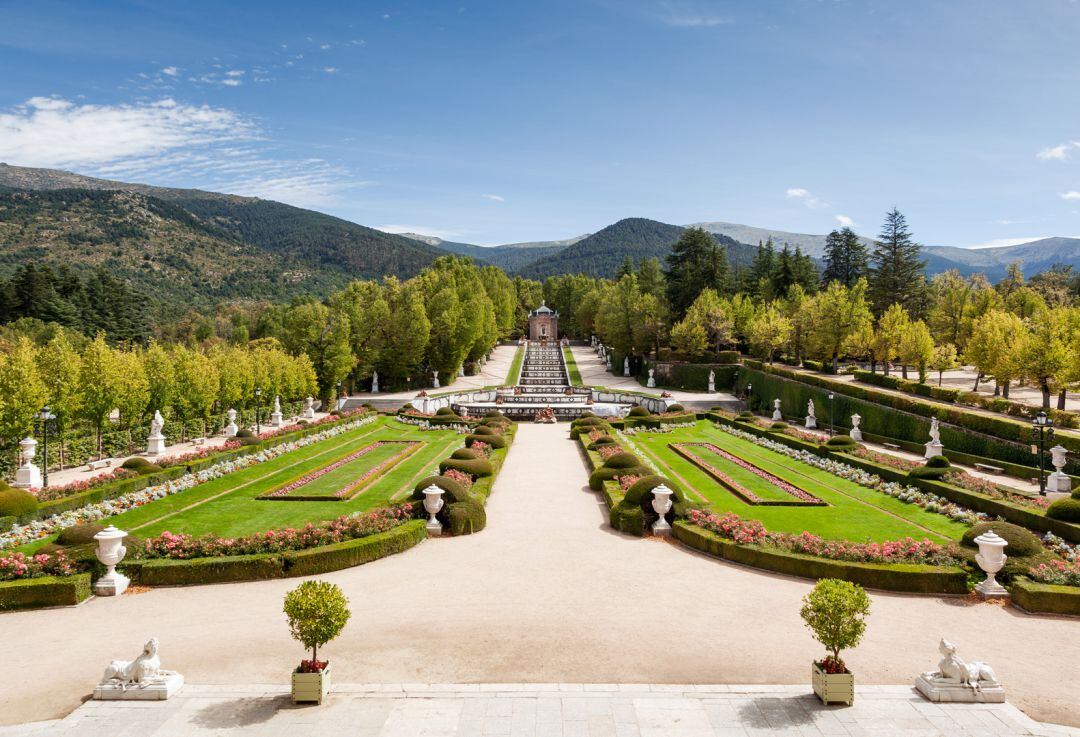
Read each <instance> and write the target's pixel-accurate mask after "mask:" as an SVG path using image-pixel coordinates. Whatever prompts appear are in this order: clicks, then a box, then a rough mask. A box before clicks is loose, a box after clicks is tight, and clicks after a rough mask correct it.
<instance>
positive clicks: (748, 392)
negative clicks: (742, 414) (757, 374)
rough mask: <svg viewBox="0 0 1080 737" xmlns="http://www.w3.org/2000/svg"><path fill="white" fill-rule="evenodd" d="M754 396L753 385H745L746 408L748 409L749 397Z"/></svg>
mask: <svg viewBox="0 0 1080 737" xmlns="http://www.w3.org/2000/svg"><path fill="white" fill-rule="evenodd" d="M753 396H754V385H753V384H747V385H746V408H747V409H750V398H751V397H753Z"/></svg>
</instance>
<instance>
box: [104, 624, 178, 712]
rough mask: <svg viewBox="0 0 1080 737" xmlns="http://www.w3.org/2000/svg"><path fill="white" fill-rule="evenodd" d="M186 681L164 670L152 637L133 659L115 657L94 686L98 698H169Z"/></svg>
mask: <svg viewBox="0 0 1080 737" xmlns="http://www.w3.org/2000/svg"><path fill="white" fill-rule="evenodd" d="M183 684H184V677H183V676H182V675H180V674H179V673H177V672H176V671H171V670H162V668H161V658H160V657H159V656H158V640H157V638H156V637H151V638H150V640H149V641H148V642H147V643H146V645H144V646H143V650H142V653H141V654H140V655H139V657H137V658H135V659H134V660H113V661H112V662H110V663H109V665H108V667H107V668H105V674H104V675H103V676H102V678H101V682H100V683H99V684H98V685H97V687H96V688H94V698H95V699H133V700H154V699H158V700H160V699H167V698H168V697H169V696H171V695H172V694H174V693H176V691H177V690H179V688H180V687H181V686H182V685H183Z"/></svg>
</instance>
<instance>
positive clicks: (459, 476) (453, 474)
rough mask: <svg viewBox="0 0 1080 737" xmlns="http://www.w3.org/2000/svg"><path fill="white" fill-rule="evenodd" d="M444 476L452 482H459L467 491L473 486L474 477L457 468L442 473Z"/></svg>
mask: <svg viewBox="0 0 1080 737" xmlns="http://www.w3.org/2000/svg"><path fill="white" fill-rule="evenodd" d="M474 447H475V446H474ZM442 475H443V476H444V477H446V478H448V479H450V480H451V481H456V482H458V483H459V484H461V485H462V486H463V487H464V488H466V489H469V488H471V487H472V485H473V479H472V476H471V475H469V474H467V473H465V472H464V471H459V470H457V469H456V468H448V469H446V470H445V471H443V472H442Z"/></svg>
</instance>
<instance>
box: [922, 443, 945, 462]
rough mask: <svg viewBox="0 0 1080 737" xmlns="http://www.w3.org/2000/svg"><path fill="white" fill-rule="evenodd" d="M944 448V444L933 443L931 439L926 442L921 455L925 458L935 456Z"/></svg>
mask: <svg viewBox="0 0 1080 737" xmlns="http://www.w3.org/2000/svg"><path fill="white" fill-rule="evenodd" d="M944 449H945V446H944V445H942V444H941V443H935V442H932V441H931V442H929V443H927V444H926V452H925V453H924V454H923V457H925V458H927V459H929V458H935V457H937V456H939V455H941V452H942V451H943V450H944Z"/></svg>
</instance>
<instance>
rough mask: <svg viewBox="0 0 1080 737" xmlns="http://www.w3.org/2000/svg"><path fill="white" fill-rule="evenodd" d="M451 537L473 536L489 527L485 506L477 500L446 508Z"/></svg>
mask: <svg viewBox="0 0 1080 737" xmlns="http://www.w3.org/2000/svg"><path fill="white" fill-rule="evenodd" d="M446 518H447V522H449V527H450V534H451V535H471V534H473V533H474V532H480V530H482V529H484V527H486V526H487V512H485V511H484V505H483V504H481V503H480V502H478V501H476V500H475V499H466V500H465V501H461V502H456V503H454V504H451V505H449V506H448V507H447V508H446Z"/></svg>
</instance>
